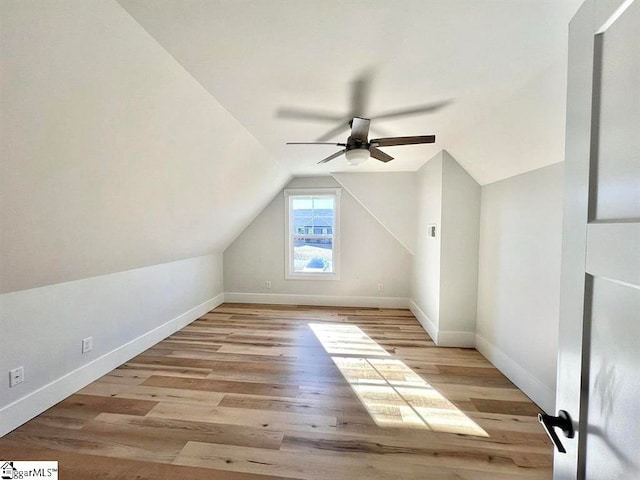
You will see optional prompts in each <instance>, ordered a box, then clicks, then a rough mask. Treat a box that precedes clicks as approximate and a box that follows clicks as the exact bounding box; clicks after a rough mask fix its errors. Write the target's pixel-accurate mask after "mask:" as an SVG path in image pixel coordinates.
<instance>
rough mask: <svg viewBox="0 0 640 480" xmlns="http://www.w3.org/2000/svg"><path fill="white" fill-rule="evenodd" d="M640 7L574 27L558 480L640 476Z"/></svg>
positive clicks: (610, 7) (600, 14)
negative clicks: (564, 416)
mask: <svg viewBox="0 0 640 480" xmlns="http://www.w3.org/2000/svg"><path fill="white" fill-rule="evenodd" d="M639 32H640V0H635V1H633V0H631V1H629V0H627V1H622V0H587V1H586V2H585V3H584V5H583V6H582V7H581V8H580V10H578V13H577V14H576V16H575V17H574V19H573V20H572V21H571V24H570V29H569V70H568V73H569V77H568V101H567V138H566V158H565V162H566V163H565V178H566V182H565V187H566V191H565V206H564V225H563V245H562V280H561V306H560V337H559V354H558V385H557V401H556V406H557V410H558V411H559V410H566V411H567V412H568V413H569V414H570V416H571V417H572V419H573V425H574V427H575V429H576V435H575V436H574V438H565V437H564V436H563V435H562V434H561V432H560V431H559V429H556V431H558V434H559V439H560V441H561V442H562V443H563V444H564V447H565V448H566V450H567V453H564V454H563V453H559V452H558V451H556V453H555V456H554V479H556V480H559V479H563V480H564V479H585V478H586V479H587V480H600V479H603V480H616V479H634V480H637V479H640V33H639Z"/></svg>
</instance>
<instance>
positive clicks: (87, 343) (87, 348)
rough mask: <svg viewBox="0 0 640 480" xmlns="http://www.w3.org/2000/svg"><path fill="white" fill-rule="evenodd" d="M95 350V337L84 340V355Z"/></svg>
mask: <svg viewBox="0 0 640 480" xmlns="http://www.w3.org/2000/svg"><path fill="white" fill-rule="evenodd" d="M92 349H93V337H87V338H84V339H83V340H82V353H88V352H90V351H91V350H92Z"/></svg>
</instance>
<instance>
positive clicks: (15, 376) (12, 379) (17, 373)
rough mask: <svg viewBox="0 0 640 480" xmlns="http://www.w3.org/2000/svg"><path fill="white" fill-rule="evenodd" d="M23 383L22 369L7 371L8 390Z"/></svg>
mask: <svg viewBox="0 0 640 480" xmlns="http://www.w3.org/2000/svg"><path fill="white" fill-rule="evenodd" d="M22 382H24V367H18V368H14V369H13V370H9V388H12V387H15V386H16V385H19V384H21V383H22Z"/></svg>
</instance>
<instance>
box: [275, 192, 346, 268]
mask: <svg viewBox="0 0 640 480" xmlns="http://www.w3.org/2000/svg"><path fill="white" fill-rule="evenodd" d="M300 196H303V197H311V196H313V197H322V196H324V197H333V198H334V211H333V234H332V235H333V254H332V267H333V272H294V271H293V237H294V236H296V237H299V236H301V234H299V233H297V232H295V231H294V226H293V215H292V214H291V212H292V210H291V206H292V204H293V198H294V197H300ZM284 218H285V222H284V238H285V242H284V245H285V252H284V258H285V270H284V278H285V280H340V189H339V188H286V189H285V190H284ZM303 236H304V237H307V238H313V237H319V238H320V237H322V235H316V234H304V235H303Z"/></svg>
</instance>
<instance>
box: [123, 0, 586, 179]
mask: <svg viewBox="0 0 640 480" xmlns="http://www.w3.org/2000/svg"><path fill="white" fill-rule="evenodd" d="M119 3H120V4H121V5H122V6H123V7H124V8H125V9H126V10H127V11H128V12H129V14H131V15H132V16H133V17H134V18H135V20H136V21H137V22H138V23H139V24H140V25H142V26H143V27H144V28H145V29H146V30H147V32H149V33H150V34H151V35H152V36H153V37H154V38H155V39H156V40H157V41H158V42H159V43H160V44H161V45H162V46H163V47H164V48H165V49H166V50H167V51H168V52H169V53H170V54H171V55H172V56H173V57H174V58H175V59H176V60H177V61H178V62H179V63H180V64H181V65H182V66H183V67H184V68H185V69H186V70H187V71H189V72H190V74H191V75H193V77H194V78H195V79H196V80H197V81H198V82H199V83H200V84H201V85H202V86H204V88H205V89H206V90H207V91H208V92H209V93H210V94H211V95H212V96H213V97H214V98H215V99H216V100H217V101H218V102H220V104H221V105H222V106H224V108H226V109H227V110H228V111H229V112H230V113H231V115H233V116H234V117H235V118H236V119H237V120H238V121H239V122H240V123H241V124H242V125H243V126H244V127H245V128H246V129H247V130H248V131H249V132H250V133H251V134H252V135H253V136H254V137H255V138H256V139H258V141H259V142H260V143H261V144H262V145H264V146H265V147H266V149H267V150H269V151H270V152H272V153H273V155H274V156H275V157H277V158H278V159H279V160H281V161H282V162H283V164H284V165H285V166H286V168H287V169H288V170H289V171H290V172H291V173H292V174H294V175H308V174H311V175H317V174H322V173H328V172H331V171H346V170H353V167H349V166H347V164H346V162H345V160H344V157H342V158H339V159H337V160H334V161H332V162H330V163H328V164H326V165H316V162H317V161H318V160H320V159H321V158H323V157H325V156H327V155H329V154H330V153H333V152H334V151H336V150H337V148H335V147H326V146H289V147H286V146H285V142H287V141H311V140H315V139H316V138H317V137H319V136H321V135H323V134H324V133H326V132H327V131H329V130H331V129H332V128H333V127H334V126H335V125H336V123H329V122H320V121H304V120H302V121H301V120H291V119H285V118H279V117H277V116H276V112H277V111H278V109H279V108H282V107H296V108H301V109H308V110H312V111H320V112H328V113H335V114H338V115H340V114H346V113H347V112H348V111H349V104H350V94H351V85H352V83H353V81H354V80H355V79H356V78H358V77H359V76H362V75H368V76H369V78H370V83H371V89H370V95H369V101H368V102H367V108H366V109H365V111H363V112H361V113H362V115H366V116H371V115H373V116H375V114H376V113H379V112H386V111H389V110H396V109H402V108H410V107H413V106H420V105H425V104H429V103H432V102H437V101H443V100H452V103H451V104H450V105H449V106H448V107H446V108H444V109H441V110H439V111H438V112H436V113H431V114H421V115H414V116H410V117H405V118H402V119H388V120H379V121H376V120H374V121H373V122H372V129H375V132H373V133H374V135H375V134H376V133H378V135H377V136H383V135H385V134H386V135H419V134H432V133H434V134H436V135H437V142H436V144H434V145H428V146H425V145H422V146H411V147H393V148H388V149H387V151H388V153H390V154H391V155H393V156H395V157H396V159H397V160H396V161H393V162H391V163H389V164H382V163H380V162H376V161H373V160H371V161H369V162H366V163H365V164H364V165H361V166H359V167H357V169H358V171H366V170H374V171H377V170H381V171H402V170H408V171H411V170H416V169H417V168H419V167H420V166H421V165H422V164H423V163H424V162H425V161H426V160H428V159H429V158H431V157H432V156H433V155H434V154H435V153H437V152H438V151H440V150H441V149H446V150H448V151H449V152H450V153H451V154H452V155H453V156H454V157H455V158H456V159H457V160H458V161H459V162H460V163H461V164H462V165H463V166H464V167H465V168H466V169H467V170H468V171H469V172H470V173H471V174H472V175H473V176H474V177H475V178H476V180H477V181H478V182H479V183H481V184H485V183H489V182H493V181H496V180H499V179H502V178H506V177H509V176H512V175H515V174H519V173H522V172H526V171H528V170H532V169H535V168H539V167H542V166H544V165H548V164H551V163H555V162H558V161H561V160H562V158H563V148H564V141H563V139H564V109H565V89H566V50H567V25H568V22H569V20H570V18H571V16H572V15H573V13H574V12H575V11H576V9H577V7H578V6H579V4H580V3H581V0H520V1H513V0H485V1H478V0H394V1H390V0H366V1H365V0H349V1H344V0H325V1H318V0H242V1H224V0H187V1H185V0H119ZM346 135H347V134H346V131H345V132H344V133H343V134H340V135H337V136H335V137H334V138H335V140H336V141H344V140H345V138H346Z"/></svg>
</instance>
